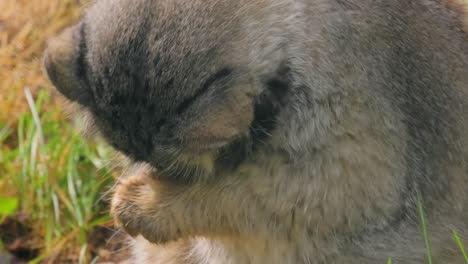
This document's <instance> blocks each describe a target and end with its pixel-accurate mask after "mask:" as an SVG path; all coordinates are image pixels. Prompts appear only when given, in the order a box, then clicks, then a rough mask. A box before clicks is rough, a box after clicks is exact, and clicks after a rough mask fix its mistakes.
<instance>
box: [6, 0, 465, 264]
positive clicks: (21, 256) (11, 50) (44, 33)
mask: <svg viewBox="0 0 468 264" xmlns="http://www.w3.org/2000/svg"><path fill="white" fill-rule="evenodd" d="M463 1H465V2H466V4H467V7H468V0H463ZM88 4H89V0H0V264H3V263H24V262H26V261H27V262H30V263H103V262H106V263H116V262H118V261H119V260H121V259H123V258H124V257H125V255H126V252H125V249H126V245H125V241H124V239H123V238H122V235H121V234H119V233H117V232H116V231H115V230H114V229H113V227H112V221H111V220H110V218H109V216H108V203H107V202H108V198H109V197H108V191H109V189H110V188H111V186H112V183H113V182H114V180H113V178H114V177H115V176H117V175H118V174H119V168H117V167H115V165H113V166H114V167H110V165H109V164H118V162H117V163H116V162H109V161H111V160H113V161H115V158H113V156H114V154H113V153H112V151H111V150H110V149H109V148H108V147H107V146H106V145H105V144H103V143H102V142H97V141H89V140H84V139H83V138H82V137H81V136H80V135H78V134H77V129H76V126H75V125H74V124H75V122H76V121H75V120H72V119H71V117H70V116H71V115H69V114H67V111H66V110H65V109H68V107H67V103H66V102H65V101H64V100H63V98H61V97H60V96H58V94H57V92H55V91H54V89H53V88H52V87H51V84H50V83H49V82H48V81H47V79H46V77H45V75H44V74H43V71H42V67H41V56H42V52H43V50H44V48H45V46H46V42H47V39H49V38H50V37H51V36H54V35H56V34H57V33H58V32H59V31H60V30H62V29H63V28H65V27H66V26H68V25H70V24H72V23H74V22H76V21H77V20H78V19H79V17H80V15H81V11H82V9H83V8H86V6H87V5H88ZM423 216H424V214H423V211H422V208H421V217H422V218H423ZM424 231H425V227H424ZM425 237H427V236H426V233H425ZM454 237H455V239H457V238H458V236H457V234H456V233H454ZM457 242H459V245H460V249H461V251H462V254H463V255H464V256H465V258H466V260H467V263H468V255H467V254H466V252H465V251H464V249H463V246H462V244H461V241H459V238H458V239H457ZM427 245H429V243H428V240H427ZM427 248H428V256H430V250H429V249H430V247H429V246H428V247H427ZM429 259H430V258H429ZM388 263H391V259H389V262H388Z"/></svg>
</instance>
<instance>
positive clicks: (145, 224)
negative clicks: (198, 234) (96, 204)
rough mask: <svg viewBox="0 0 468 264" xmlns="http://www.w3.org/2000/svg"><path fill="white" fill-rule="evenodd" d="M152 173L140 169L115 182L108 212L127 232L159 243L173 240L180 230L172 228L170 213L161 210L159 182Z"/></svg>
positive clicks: (160, 184) (160, 186)
mask: <svg viewBox="0 0 468 264" xmlns="http://www.w3.org/2000/svg"><path fill="white" fill-rule="evenodd" d="M153 176H154V175H152V172H148V171H145V170H140V171H138V172H137V173H134V174H132V175H130V176H128V177H126V178H124V179H122V180H121V181H120V182H118V183H117V186H116V189H115V192H114V195H113V197H112V204H111V214H112V216H113V217H114V221H115V223H116V225H117V226H119V227H121V228H123V229H124V230H125V232H127V233H128V234H129V235H131V236H133V237H135V236H138V235H142V236H143V237H144V238H146V239H147V240H149V241H150V242H153V243H158V244H160V243H166V242H168V241H173V240H176V239H177V238H178V235H179V231H178V229H177V228H172V224H171V223H172V221H171V220H170V217H167V215H169V216H170V215H171V214H170V213H169V212H165V211H164V210H161V209H162V208H163V207H162V206H161V199H160V197H161V194H162V190H163V188H162V183H161V182H159V181H158V180H156V179H155V178H153ZM166 189H167V188H164V190H166ZM166 191H167V190H166Z"/></svg>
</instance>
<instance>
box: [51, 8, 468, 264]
mask: <svg viewBox="0 0 468 264" xmlns="http://www.w3.org/2000/svg"><path fill="white" fill-rule="evenodd" d="M462 16H463V14H462V10H461V9H460V8H458V9H457V8H456V5H455V4H454V3H452V2H450V1H449V0H414V1H403V0H401V1H400V0H377V1H374V0H372V1H371V0H359V1H357V0H354V1H351V0H238V1H219V0H210V1H202V0H186V1H183V0H159V1H156V0H155V1H151V0H138V1H130V0H113V1H110V0H101V1H97V3H96V4H95V5H93V6H92V7H91V8H90V10H89V11H88V12H87V14H86V15H85V17H84V18H83V21H82V22H81V23H83V24H85V25H87V31H86V37H87V38H86V41H87V46H86V52H87V53H86V60H87V63H88V66H87V67H89V71H90V72H91V76H107V75H105V74H103V72H105V70H103V69H105V68H106V67H107V68H108V69H109V68H110V69H111V70H110V72H111V73H115V75H113V76H115V78H117V79H118V80H119V81H118V82H116V83H112V81H114V79H113V78H111V79H105V78H101V79H102V80H103V81H104V82H108V83H109V85H106V84H105V83H104V84H103V87H104V88H103V89H104V92H102V93H101V94H104V95H101V97H100V95H99V94H100V93H99V92H96V91H86V89H85V88H83V85H78V84H77V83H79V81H78V80H77V79H79V78H77V77H76V76H77V74H73V73H69V71H72V72H73V71H74V72H78V71H77V70H73V69H74V68H76V67H78V66H76V65H77V64H76V63H75V61H76V58H77V56H78V55H77V53H78V51H77V49H78V48H77V47H76V45H77V44H73V43H76V42H77V39H79V38H80V37H79V36H77V35H76V33H75V35H73V36H72V35H70V34H71V33H68V34H69V35H68V37H66V36H65V35H64V36H65V37H62V39H67V38H68V42H70V43H71V44H69V45H71V46H73V45H75V46H73V47H74V48H70V47H65V48H64V47H63V45H65V44H63V43H62V44H53V43H51V46H50V48H49V49H48V52H47V53H46V60H45V64H46V68H47V69H48V73H49V75H50V76H51V79H52V81H53V82H54V84H55V85H56V86H57V88H58V89H59V90H61V91H62V93H64V94H65V95H66V96H67V97H68V98H69V99H71V100H74V101H77V102H78V103H79V104H81V105H83V107H84V108H85V109H86V110H89V111H90V112H93V114H94V116H95V119H96V120H95V123H96V126H97V127H98V128H99V129H100V130H101V133H102V134H103V135H104V136H105V137H106V138H107V139H108V140H109V141H110V142H111V143H113V144H114V145H115V146H116V148H118V149H119V148H121V150H122V151H123V152H126V151H127V152H128V155H129V156H132V157H133V156H134V157H135V160H137V161H138V162H140V161H142V162H145V163H147V165H144V166H142V167H137V168H136V169H135V170H132V173H130V174H129V175H127V176H126V177H123V179H122V180H121V181H120V182H119V183H118V184H117V188H116V191H115V193H114V197H113V202H112V204H113V205H112V206H113V213H114V215H115V217H116V219H117V220H118V221H119V223H121V224H122V226H123V228H124V229H125V230H126V231H127V232H129V233H130V234H131V235H134V236H137V237H136V238H135V239H134V240H133V242H132V243H133V253H134V254H133V255H134V259H133V262H134V263H165V264H166V263H174V264H175V263H193V264H205V263H206V264H213V263H240V264H243V263H278V264H279V263H281V264H283V263H313V264H318V263H336V264H341V263H362V264H370V263H386V261H387V259H388V257H392V258H393V263H405V264H411V263H426V253H425V245H424V239H423V233H422V227H421V222H420V217H419V211H418V202H417V201H418V193H419V194H420V195H421V197H422V205H423V206H424V209H425V214H426V221H427V225H428V232H429V236H430V239H431V245H432V253H433V258H434V259H433V260H434V263H452V264H461V263H464V262H463V256H462V255H461V253H460V252H459V250H458V248H457V246H456V244H455V241H454V239H453V237H452V230H456V231H457V232H458V234H459V235H460V236H461V237H462V240H463V241H465V244H466V243H468V218H467V217H468V198H467V191H468V185H467V182H468V161H467V158H468V153H467V151H468V141H467V140H468V133H467V132H466V131H467V124H468V119H467V117H468V116H467V115H468V114H467V113H468V112H467V110H468V108H467V106H468V105H467V103H468V97H467V91H468V42H467V40H468V38H467V34H466V33H465V31H464V28H463V27H464V26H463V24H462V22H461V19H462ZM145 27H147V28H146V29H145V30H147V31H145V32H144V33H145V34H143V37H142V36H141V35H139V33H138V32H139V30H142V28H145ZM73 30H74V32H76V30H77V29H73ZM145 41H148V42H145ZM62 42H66V43H68V42H67V40H64V41H62ZM140 42H141V43H143V42H145V43H147V46H145V45H143V44H141V43H140ZM55 43H61V42H60V41H56V42H55ZM61 45H62V46H61ZM65 46H66V45H65ZM134 47H139V48H142V49H145V50H140V49H137V50H133V48H134ZM129 50H130V51H129ZM82 51H83V49H81V52H82ZM122 51H128V52H127V53H125V54H126V55H125V56H124V57H123V58H125V59H128V64H129V65H132V63H134V59H135V58H141V59H146V58H147V59H148V61H145V62H144V63H143V64H141V65H140V64H138V65H139V66H138V67H137V68H138V69H139V70H140V71H138V72H137V73H135V74H134V75H132V74H130V76H131V77H132V76H133V77H135V76H137V77H135V78H136V79H138V78H143V79H147V80H149V81H148V82H149V83H150V84H158V85H161V84H163V83H166V82H167V81H168V80H169V79H171V78H173V79H174V81H173V83H174V84H176V85H174V86H172V88H170V91H160V90H161V89H162V88H158V87H156V86H154V87H153V86H151V85H150V92H148V94H143V95H140V96H144V97H148V98H150V101H151V102H150V103H153V102H157V103H158V104H157V105H160V106H161V108H163V107H165V108H167V112H169V113H173V112H174V111H173V109H174V108H175V107H176V106H177V105H179V104H183V103H181V101H182V99H180V98H182V97H185V96H187V95H189V94H194V93H195V92H194V89H196V87H198V86H199V85H200V83H202V79H206V76H209V75H210V74H212V73H213V71H216V69H219V68H220V67H223V66H224V65H229V67H232V68H233V69H234V73H235V74H234V77H233V78H234V79H233V80H232V81H229V82H228V84H229V85H228V86H229V88H227V90H223V91H225V92H223V93H221V94H219V93H216V91H217V90H216V89H221V88H216V89H215V88H213V89H209V90H208V92H207V93H206V94H204V95H203V96H201V97H200V98H199V99H196V100H195V101H194V103H193V104H192V105H190V106H189V108H188V109H189V110H188V111H187V112H184V113H183V114H181V116H174V115H169V117H168V118H173V119H174V120H176V121H174V125H172V126H168V127H167V128H165V129H166V130H167V131H170V133H169V132H167V133H168V134H170V135H174V137H176V138H178V139H180V141H179V142H181V143H180V144H181V145H180V146H177V145H176V146H174V145H171V148H170V150H171V151H176V152H177V151H180V149H184V151H183V155H181V156H178V157H177V159H184V163H178V162H179V161H178V160H177V161H172V162H173V163H171V164H172V165H173V166H176V167H178V168H180V170H186V171H190V169H186V168H185V167H183V166H184V164H192V165H193V164H195V165H194V166H195V167H196V170H195V171H196V172H197V173H195V174H191V177H193V178H195V180H193V181H190V182H182V183H181V182H179V181H175V180H174V178H171V175H169V174H170V173H169V172H166V173H167V174H165V173H164V172H165V171H170V170H169V169H167V168H166V169H167V170H164V169H162V170H161V171H159V172H158V171H156V170H155V169H154V167H158V166H159V164H160V163H161V162H162V161H161V157H160V156H158V155H161V153H166V154H167V153H172V152H169V150H168V149H164V151H162V150H161V149H158V150H157V151H156V150H155V148H161V147H160V145H158V144H160V143H155V146H154V148H150V149H148V150H147V153H148V154H147V155H143V156H142V157H141V155H138V153H135V151H134V149H136V150H138V144H139V143H138V140H140V139H141V140H142V142H145V141H144V140H143V139H142V138H145V139H146V138H147V139H148V141H146V142H158V141H157V140H156V141H155V140H154V139H152V138H153V136H154V137H157V138H162V137H164V136H165V135H167V134H164V133H166V132H164V133H163V132H157V133H161V134H157V136H156V132H154V131H156V129H154V130H153V126H151V124H153V123H152V122H149V121H148V120H146V119H144V118H143V119H142V120H143V121H142V122H141V123H139V125H137V126H136V127H133V129H134V130H138V131H139V133H145V134H144V135H143V136H141V134H131V133H129V132H128V130H125V129H124V130H123V131H125V133H124V132H119V130H118V129H110V128H107V129H106V125H102V124H101V122H104V121H105V120H106V119H105V118H103V117H99V114H100V113H103V112H104V113H106V111H108V109H114V108H115V107H119V105H112V104H111V103H109V100H107V101H106V100H105V98H107V97H106V94H110V95H111V96H112V95H114V94H115V93H117V92H119V91H120V92H122V93H124V94H125V93H128V91H129V90H130V89H133V90H135V91H136V90H137V89H138V87H137V86H138V85H137V86H135V87H137V88H135V87H134V85H135V83H131V82H130V81H129V80H128V79H125V78H126V76H127V75H125V74H123V75H122V74H121V75H119V73H122V72H121V71H120V70H119V67H120V65H119V63H124V62H125V61H122V60H118V59H117V57H118V54H120V53H118V52H122ZM55 54H62V56H57V55H55ZM63 54H69V55H67V56H63ZM135 54H136V55H135ZM155 54H157V56H156V55H155ZM133 55H134V56H133ZM184 55H185V56H184ZM155 58H157V59H158V62H159V63H160V64H159V66H158V67H160V65H161V63H162V64H163V66H164V67H162V69H161V70H159V68H158V71H156V70H155V69H154V68H152V67H151V63H149V62H153V61H152V60H154V59H155ZM136 62H138V63H140V62H139V61H138V60H137V61H136ZM67 65H68V66H67ZM54 67H55V68H54ZM281 67H287V69H288V74H287V76H286V78H287V81H286V83H287V84H288V87H287V93H286V94H285V95H284V96H282V97H281V98H279V99H278V100H279V101H280V103H279V105H276V106H275V107H277V108H278V109H279V111H278V113H277V114H275V115H273V114H272V116H271V118H273V119H274V128H272V129H271V130H269V131H268V133H267V134H268V135H267V137H265V138H262V140H261V142H255V141H253V143H252V144H256V147H255V148H254V149H251V150H249V151H248V152H246V154H245V157H242V158H243V159H242V161H241V162H240V163H239V164H238V166H235V168H234V169H229V170H228V169H225V170H224V169H222V168H221V169H218V167H216V166H217V165H216V164H215V165H213V164H214V163H213V159H215V158H214V157H215V156H216V155H218V154H219V149H220V148H222V147H225V146H226V144H229V143H232V141H234V139H238V138H242V137H244V136H246V137H247V138H249V139H250V136H251V134H249V133H250V132H248V129H249V124H250V122H254V121H255V120H256V119H255V118H256V116H255V114H256V112H255V109H256V108H255V107H256V106H257V105H256V102H258V101H260V100H261V99H259V95H261V94H262V93H264V92H265V91H266V90H268V89H269V86H268V85H265V83H266V82H267V80H271V79H274V78H276V77H277V76H276V75H278V71H279V69H280V68H281ZM57 69H58V70H57ZM63 69H65V70H63ZM60 70H62V71H65V73H61V72H60ZM156 73H157V74H156ZM138 74H140V75H138ZM111 75H112V74H111ZM122 76H123V77H122ZM91 78H93V77H91ZM96 78H97V77H96ZM278 78H280V79H281V78H284V76H281V77H278ZM63 80H65V81H63ZM91 82H92V81H91ZM63 83H67V85H64V84H63ZM73 84H75V85H73ZM119 84H120V85H119ZM215 86H216V85H215ZM221 86H222V85H220V86H219V87H221ZM216 87H217V86H216ZM80 89H81V94H80V92H79V91H78V90H80ZM158 89H159V90H158ZM168 89H169V88H168ZM88 90H89V89H88ZM91 90H92V89H91ZM133 90H132V91H133ZM87 93H88V94H87ZM134 93H136V92H134ZM77 94H80V95H77ZM131 94H132V93H130V95H131ZM90 98H94V99H90ZM103 98H104V99H103ZM109 98H110V97H109ZM87 100H95V101H96V102H98V103H95V104H89V105H87V104H88V103H87V102H88V101H87ZM135 100H136V99H135ZM125 102H126V101H125ZM135 102H136V103H138V100H136V101H135ZM135 102H133V103H135ZM126 103H128V102H126ZM155 104H156V103H155ZM96 105H97V106H96ZM110 105H112V108H111V107H110ZM143 105H144V104H143ZM120 107H122V106H120ZM127 107H128V105H127ZM275 109H276V108H275ZM138 111H141V113H143V112H144V111H146V108H144V107H142V108H141V109H140V110H138ZM154 111H155V114H154V115H155V116H156V115H163V113H162V112H159V111H160V110H158V109H156V110H154ZM124 112H125V111H124ZM109 113H110V110H109ZM138 113H140V112H138ZM137 115H138V114H137ZM129 116H130V115H129ZM129 116H123V117H122V119H120V118H116V117H112V118H113V119H117V120H113V121H112V122H117V123H116V124H119V123H118V121H119V120H127V119H126V118H127V117H128V120H132V118H130V117H129ZM103 120H104V121H103ZM207 120H208V121H207ZM252 120H253V121H252ZM146 121H148V122H147V123H148V124H145V122H146ZM106 122H107V121H106ZM109 122H110V121H109ZM112 122H111V123H109V124H114V123H112ZM168 122H172V120H170V121H168ZM100 124H101V125H100ZM106 124H107V123H106ZM122 126H123V127H125V125H122ZM150 127H151V129H150ZM165 129H162V130H161V131H166V130H165ZM171 129H172V130H171ZM158 131H159V128H158ZM153 132H154V135H152V133H153ZM119 133H120V134H119ZM135 133H136V132H135ZM147 134H149V135H147ZM116 135H117V136H116ZM135 135H136V136H135ZM204 135H210V136H206V137H205V136H204ZM150 139H152V140H150ZM119 140H120V141H119ZM210 140H211V141H212V142H211V141H210ZM122 142H124V143H122ZM135 142H137V143H135ZM211 143H212V144H213V145H211V146H212V147H210V148H209V149H208V150H206V149H204V147H203V146H204V145H205V144H211ZM121 144H122V145H121ZM132 144H135V145H132ZM146 145H147V144H144V143H142V144H140V146H146ZM213 146H214V147H213ZM185 150H188V151H185ZM145 153H146V152H145ZM164 162H165V161H164ZM138 164H139V163H138ZM149 164H151V165H149ZM172 165H171V166H172ZM161 166H162V165H161ZM179 166H180V167H179ZM171 173H172V174H175V172H174V171H171ZM140 235H141V236H140ZM143 237H144V238H143ZM148 241H151V242H152V243H150V242H148Z"/></svg>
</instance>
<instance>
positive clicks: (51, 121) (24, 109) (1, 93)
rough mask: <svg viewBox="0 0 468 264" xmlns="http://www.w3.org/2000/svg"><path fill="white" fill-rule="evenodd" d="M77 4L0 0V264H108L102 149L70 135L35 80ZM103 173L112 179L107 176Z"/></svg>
mask: <svg viewBox="0 0 468 264" xmlns="http://www.w3.org/2000/svg"><path fill="white" fill-rule="evenodd" d="M88 2H89V1H87V0H86V1H83V0H81V1H80V0H0V263H1V264H3V263H8V262H10V263H23V262H25V261H29V262H31V263H91V262H95V263H100V262H116V261H117V260H118V259H119V258H122V255H123V254H125V252H124V250H125V244H123V241H122V238H121V237H120V236H119V234H115V233H116V232H115V231H114V230H113V229H112V221H110V219H109V216H108V212H107V210H108V206H107V201H108V195H107V191H108V190H109V189H110V188H111V185H112V183H113V176H116V175H117V173H118V169H113V170H111V169H112V168H109V166H108V164H110V163H109V160H112V159H111V158H112V153H111V151H110V149H109V148H108V147H107V146H106V145H104V144H102V143H100V142H90V141H89V140H84V139H83V138H82V137H80V136H79V135H78V134H77V129H76V126H75V125H73V124H74V122H75V120H71V118H70V116H71V115H69V114H68V113H67V111H66V110H65V109H68V106H67V103H66V102H65V101H64V100H63V99H62V98H61V97H60V96H58V94H57V92H55V91H54V89H53V88H52V86H51V84H50V83H49V82H48V80H47V79H46V77H45V75H44V74H43V71H42V67H41V56H42V52H43V50H44V48H45V46H46V42H47V39H48V38H50V37H51V36H54V35H56V34H57V33H58V32H59V31H60V30H62V29H63V28H65V27H66V26H68V25H70V24H72V23H74V22H76V21H77V20H78V19H79V17H80V15H81V11H82V8H85V7H86V6H87V5H88V4H89V3H88ZM111 171H112V172H113V173H111Z"/></svg>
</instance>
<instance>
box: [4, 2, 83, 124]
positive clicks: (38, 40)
mask: <svg viewBox="0 0 468 264" xmlns="http://www.w3.org/2000/svg"><path fill="white" fill-rule="evenodd" d="M84 4H85V3H84V1H79V0H1V1H0V102H1V103H0V121H4V122H5V121H6V122H8V123H10V124H12V125H13V126H14V125H15V123H16V121H17V120H18V117H19V116H20V115H21V114H22V113H23V112H25V111H27V110H28V109H27V108H28V107H27V104H26V103H25V102H26V100H25V98H24V93H23V88H24V87H29V88H30V89H31V91H32V92H33V94H34V95H36V94H37V92H38V91H39V89H50V84H49V82H48V81H47V80H46V78H45V77H44V74H43V72H42V68H41V54H42V51H43V50H44V47H45V45H46V42H47V39H48V38H49V37H51V36H53V35H55V34H57V32H59V31H60V30H61V29H63V28H64V27H66V26H67V25H69V24H71V23H73V22H74V21H76V20H77V19H78V18H79V16H80V11H81V10H80V8H79V7H80V6H83V5H84ZM55 101H57V100H55ZM46 107H54V104H52V105H49V106H46Z"/></svg>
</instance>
